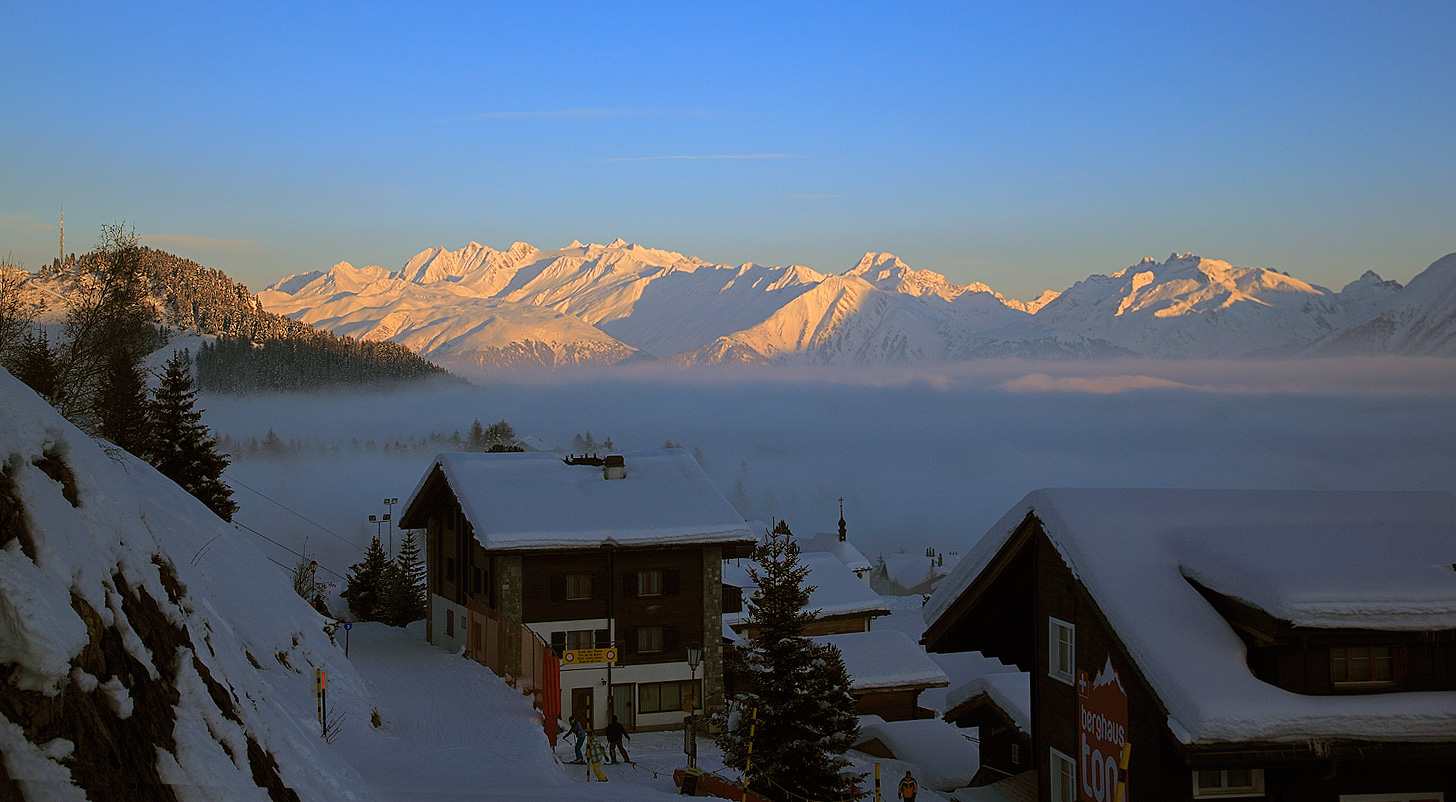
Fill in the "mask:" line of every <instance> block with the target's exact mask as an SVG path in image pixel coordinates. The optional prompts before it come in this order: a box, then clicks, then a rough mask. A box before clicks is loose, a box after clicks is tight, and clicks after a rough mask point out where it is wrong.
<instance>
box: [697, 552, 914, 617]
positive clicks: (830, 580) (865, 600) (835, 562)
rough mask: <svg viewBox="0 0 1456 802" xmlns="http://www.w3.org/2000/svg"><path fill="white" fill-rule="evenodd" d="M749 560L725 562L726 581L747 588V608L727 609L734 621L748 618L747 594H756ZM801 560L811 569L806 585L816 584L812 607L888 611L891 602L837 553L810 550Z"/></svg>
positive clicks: (825, 612)
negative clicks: (841, 559)
mask: <svg viewBox="0 0 1456 802" xmlns="http://www.w3.org/2000/svg"><path fill="white" fill-rule="evenodd" d="M749 564H750V562H749V561H748V560H742V561H737V562H728V563H724V564H723V582H724V583H725V584H728V585H733V586H735V587H739V588H743V589H744V594H743V595H744V602H745V604H744V609H743V612H741V613H725V614H724V615H723V620H725V621H728V622H730V623H733V624H739V623H743V622H745V621H747V620H748V607H747V600H748V597H749V596H751V595H752V594H753V591H752V590H751V588H754V587H755V586H754V584H753V579H752V578H750V577H749V576H748V566H749ZM799 564H800V565H802V566H804V567H806V568H808V569H809V574H808V576H806V577H804V584H805V585H813V586H814V591H813V592H812V593H810V594H809V609H810V610H818V611H819V614H820V615H821V616H831V615H856V614H859V615H889V613H890V605H889V604H887V603H886V602H885V600H884V599H882V598H880V595H879V594H878V593H875V592H874V591H873V590H870V588H869V586H867V585H865V583H864V582H862V581H861V580H860V579H859V577H856V576H855V575H854V574H853V573H852V572H851V571H850V570H849V566H847V565H845V564H844V563H842V562H840V561H839V558H838V557H835V556H834V555H832V554H826V553H824V552H810V553H807V554H800V555H799Z"/></svg>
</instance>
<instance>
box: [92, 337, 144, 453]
mask: <svg viewBox="0 0 1456 802" xmlns="http://www.w3.org/2000/svg"><path fill="white" fill-rule="evenodd" d="M97 402H98V403H97V405H96V406H97V418H98V420H97V427H96V434H98V435H100V436H102V437H105V438H106V439H107V440H110V441H111V442H113V443H115V444H117V445H118V446H121V447H122V448H124V449H126V450H127V451H130V452H131V453H133V454H136V455H138V456H142V457H145V456H146V455H147V453H148V449H149V448H151V445H152V402H151V399H150V398H149V397H148V395H147V379H146V376H145V375H144V374H143V373H142V365H141V361H140V360H133V359H130V358H128V357H126V356H125V355H123V354H119V353H118V354H112V355H111V357H110V359H109V364H108V365H107V368H106V372H105V373H104V374H103V375H102V377H101V386H100V387H99V388H98V389H97Z"/></svg>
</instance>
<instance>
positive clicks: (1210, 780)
mask: <svg viewBox="0 0 1456 802" xmlns="http://www.w3.org/2000/svg"><path fill="white" fill-rule="evenodd" d="M1263 795H1264V770H1263V769H1198V770H1197V771H1194V772H1193V798H1194V799H1223V798H1228V797H1239V796H1263Z"/></svg>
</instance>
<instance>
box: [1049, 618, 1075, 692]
mask: <svg viewBox="0 0 1456 802" xmlns="http://www.w3.org/2000/svg"><path fill="white" fill-rule="evenodd" d="M1076 665H1077V630H1076V628H1075V627H1073V626H1072V625H1071V624H1068V623H1067V622H1066V621H1062V620H1059V619H1056V618H1050V617H1049V618H1047V674H1049V675H1051V676H1053V677H1056V678H1057V679H1059V680H1061V681H1062V682H1065V683H1067V684H1068V685H1071V684H1073V683H1075V682H1076V681H1077V678H1076V671H1077V669H1076Z"/></svg>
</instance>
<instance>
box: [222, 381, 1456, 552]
mask: <svg viewBox="0 0 1456 802" xmlns="http://www.w3.org/2000/svg"><path fill="white" fill-rule="evenodd" d="M1453 401H1456V362H1453V361H1451V360H1400V359H1389V358H1385V359H1369V360H1323V361H1317V362H1297V363H1274V362H1212V363H1191V362H1182V363H1157V362H1151V361H1146V360H1141V361H1136V362H1132V363H1122V364H1111V365H1100V366H1099V365H1087V364H1081V363H1078V364H1069V365H1065V366H1058V367H1053V368H1050V369H1049V368H1048V366H1046V365H1045V364H1042V365H1027V364H1023V363H1010V362H1007V363H991V362H988V363H982V364H980V365H979V366H977V367H975V368H966V369H961V370H958V371H953V372H941V373H924V372H921V373H905V374H893V373H885V372H878V373H873V374H868V373H866V374H846V373H844V372H835V373H832V374H831V373H824V374H811V375H804V374H802V373H800V374H798V375H797V376H796V377H795V378H793V379H789V378H786V377H784V376H782V375H778V374H772V373H768V374H764V373H756V372H751V373H739V372H727V371H701V372H690V373H666V372H660V371H644V372H625V371H615V372H611V371H603V372H596V373H588V372H573V373H566V374H556V375H553V376H544V375H543V376H536V377H519V380H517V381H512V382H509V383H499V384H492V385H488V386H483V387H465V388H461V387H445V388H433V389H416V390H411V391H405V392H399V393H392V394H369V395H356V396H337V395H328V396H303V397H299V396H291V397H257V398H218V397H212V398H207V399H205V401H204V403H205V404H206V405H207V406H208V410H207V413H206V419H207V421H208V422H209V423H210V424H211V425H212V426H213V427H214V428H215V430H216V431H217V432H218V433H219V434H220V435H222V434H226V435H230V436H231V437H233V438H237V439H246V438H247V437H250V436H251V437H257V438H259V439H261V438H262V437H263V436H264V435H265V434H266V432H267V431H268V430H269V429H273V430H274V431H275V432H276V433H277V434H278V436H279V437H280V438H282V440H283V441H285V442H286V441H289V440H293V439H296V440H299V441H300V443H301V444H302V445H303V446H304V448H303V449H302V453H300V454H297V455H294V456H289V457H283V458H274V459H265V458H262V457H256V456H255V457H248V456H240V457H239V458H238V459H237V460H236V461H235V463H234V465H233V467H232V468H231V469H230V470H229V474H230V475H231V476H234V477H236V478H238V479H240V480H241V481H242V482H245V483H246V484H247V485H249V486H250V487H251V488H254V489H256V490H258V491H261V493H263V494H265V495H266V496H268V497H270V498H271V499H273V500H275V501H277V502H280V503H282V504H283V505H285V506H287V507H289V508H291V509H292V510H294V511H296V512H298V513H301V514H302V515H304V516H306V517H308V518H311V519H313V520H314V521H317V522H318V523H320V524H323V525H324V526H325V527H327V528H328V529H331V530H333V532H335V533H338V534H339V535H342V536H343V537H344V538H345V539H348V540H352V541H354V542H356V543H358V544H360V545H362V544H364V543H367V538H368V537H369V536H372V535H373V534H374V532H375V530H376V525H374V524H368V523H366V519H367V516H368V515H369V514H379V513H382V512H384V511H385V508H384V506H383V505H382V504H381V503H380V501H381V499H384V498H390V497H397V498H399V499H401V500H404V499H405V498H407V497H408V496H409V494H410V492H411V491H412V490H413V488H414V486H415V484H416V482H417V481H418V480H419V478H420V477H421V476H422V475H423V473H424V472H425V470H426V469H427V468H428V467H429V465H430V461H431V458H432V457H433V454H434V451H435V450H436V449H435V448H434V446H430V447H426V448H416V449H408V448H405V449H399V450H395V449H394V448H393V446H392V445H391V449H390V451H388V452H385V450H384V447H385V445H386V444H395V443H404V444H408V443H409V442H410V441H412V440H420V439H425V438H428V437H429V435H430V433H431V432H439V433H442V434H445V435H446V436H448V435H449V434H450V433H452V432H454V431H457V430H458V431H459V432H461V433H462V434H464V433H465V432H466V431H467V430H468V429H469V426H470V423H471V421H472V420H474V419H476V418H479V419H480V420H481V421H482V422H483V423H490V422H493V421H496V420H501V419H505V420H507V421H509V422H510V423H511V424H512V425H513V426H514V427H515V429H516V432H517V434H518V435H519V436H526V435H531V436H534V437H537V438H540V439H542V440H544V441H546V442H549V443H553V444H557V445H560V446H562V447H566V448H570V446H571V443H572V439H573V437H574V436H575V435H576V434H578V433H581V434H585V433H586V432H588V431H590V432H591V433H592V435H593V437H594V438H595V439H596V440H598V441H602V440H605V439H606V438H607V437H610V438H611V439H612V440H613V441H614V444H615V445H616V447H617V449H619V450H627V451H630V450H639V449H650V448H658V447H661V445H662V444H663V441H664V440H668V439H671V440H673V441H680V442H681V443H682V444H683V445H684V446H685V447H687V448H689V449H693V448H697V449H699V450H700V451H701V452H702V454H703V457H704V461H705V466H706V468H707V471H708V473H709V475H710V476H711V477H712V478H713V479H714V481H715V482H716V483H717V484H718V486H719V487H720V488H721V489H722V490H723V492H724V493H725V494H727V495H730V496H732V495H735V494H736V493H737V491H738V488H739V487H740V486H741V488H742V494H741V495H739V499H740V503H742V504H743V506H744V507H745V508H746V509H745V512H746V513H747V514H748V515H749V516H750V517H754V518H759V519H762V520H764V521H768V520H770V519H771V518H782V519H786V520H787V521H788V523H789V525H790V526H791V527H792V528H793V529H794V531H796V532H801V533H806V534H812V533H814V532H816V531H830V530H832V529H833V528H834V526H835V521H836V519H837V518H838V515H839V512H838V502H837V499H838V498H839V497H841V496H843V497H844V500H845V501H844V505H845V518H846V519H847V521H848V524H849V531H850V534H851V536H852V537H853V538H854V539H855V541H856V542H857V543H858V544H859V545H860V546H861V548H862V549H863V550H864V551H865V552H866V554H868V555H869V556H870V557H871V558H873V557H874V555H876V554H879V553H887V552H892V551H895V550H898V549H902V548H903V549H905V550H907V551H910V552H923V550H924V549H925V548H926V547H928V546H933V547H935V548H937V549H939V550H943V551H947V552H950V551H956V552H962V553H963V552H964V551H965V550H966V549H967V548H968V547H969V546H970V545H971V543H973V542H974V541H975V540H976V539H977V538H979V537H980V535H981V534H983V533H984V532H985V530H986V529H987V527H989V526H990V525H991V524H992V523H994V522H995V521H996V519H997V518H998V517H999V516H1000V515H1001V514H1002V513H1003V512H1005V510H1006V509H1007V508H1008V507H1010V506H1011V505H1012V504H1013V503H1015V502H1016V501H1017V500H1018V499H1020V498H1021V497H1022V496H1023V495H1025V494H1026V493H1027V492H1028V491H1030V490H1033V489H1036V488H1040V487H1057V486H1101V487H1228V488H1255V487H1261V488H1341V489H1413V490H1451V489H1453V488H1456V449H1453V448H1452V445H1453V444H1456V416H1453V415H1451V410H1452V409H1453V408H1456V407H1453ZM355 439H357V440H358V442H359V445H358V447H357V448H356V447H355V445H354V440H355ZM369 441H373V443H374V448H373V449H372V450H371V449H370V448H369V447H368V446H369ZM334 446H337V447H338V448H337V450H335V449H334ZM237 498H238V500H239V502H240V503H241V504H242V510H241V511H240V512H239V514H238V519H239V520H240V521H242V522H243V523H246V524H248V525H249V526H252V527H254V528H256V529H258V530H259V531H262V532H265V533H268V534H270V536H273V537H276V538H278V539H279V540H280V541H282V542H287V543H290V544H293V545H294V547H295V548H296V547H297V545H298V544H300V543H302V540H303V538H305V537H307V538H309V541H308V543H309V549H310V551H311V552H315V553H318V554H320V556H321V557H322V558H323V559H321V562H323V563H324V564H325V565H327V566H329V567H331V568H335V569H337V570H339V571H340V572H342V571H343V569H344V568H345V567H346V566H347V565H348V564H349V563H350V562H354V561H356V560H357V559H358V552H357V551H355V550H353V547H351V546H348V545H346V544H344V543H342V542H340V541H338V540H337V539H335V538H334V537H333V536H331V535H329V534H326V533H324V532H323V531H322V530H320V529H318V528H316V527H314V526H312V525H310V524H308V523H305V522H304V521H302V520H301V519H300V518H298V517H297V516H295V515H293V514H292V513H290V512H288V511H285V510H284V509H282V508H280V507H278V506H276V505H274V504H273V503H271V502H269V501H266V500H264V499H263V498H262V497H260V496H259V495H257V494H255V493H254V492H253V491H252V490H249V489H246V488H239V490H238V494H237ZM398 511H399V510H398V508H397V507H396V509H395V512H396V513H398ZM384 531H385V532H386V534H387V531H388V530H387V529H385V530H384ZM263 545H265V546H266V544H263ZM277 558H278V559H279V560H280V561H285V562H286V561H288V560H289V559H291V558H290V557H289V555H287V554H282V553H280V555H278V557H277ZM948 561H949V559H948Z"/></svg>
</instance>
